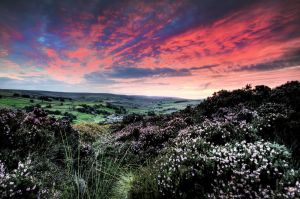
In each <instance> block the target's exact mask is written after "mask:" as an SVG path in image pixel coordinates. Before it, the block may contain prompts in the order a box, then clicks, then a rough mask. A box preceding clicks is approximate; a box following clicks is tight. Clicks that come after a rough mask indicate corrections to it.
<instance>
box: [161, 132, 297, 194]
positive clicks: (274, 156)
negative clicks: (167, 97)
mask: <svg viewBox="0 0 300 199" xmlns="http://www.w3.org/2000/svg"><path fill="white" fill-rule="evenodd" d="M162 160H163V161H162V162H161V163H160V168H159V170H160V171H161V172H160V174H159V175H158V176H157V178H158V185H159V191H160V193H161V194H162V195H163V196H164V197H167V198H195V197H196V198H199V197H203V198H205V197H209V198H284V197H287V198H289V197H297V196H298V197H299V194H300V189H299V188H300V186H299V182H298V180H299V174H300V173H299V171H298V170H294V169H292V159H291V154H290V153H289V151H288V150H287V149H286V148H285V147H284V146H282V145H278V144H273V143H270V142H265V141H257V142H254V143H246V142H245V141H243V142H241V143H233V144H226V145H224V146H214V145H212V144H211V143H209V142H206V141H204V140H203V139H201V138H195V139H194V140H191V141H190V142H188V143H187V142H185V141H183V142H182V143H177V146H176V147H175V148H174V149H173V150H172V151H171V153H170V154H169V155H167V156H166V157H165V158H163V159H162Z"/></svg>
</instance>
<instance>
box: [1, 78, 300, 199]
mask: <svg viewBox="0 0 300 199" xmlns="http://www.w3.org/2000/svg"><path fill="white" fill-rule="evenodd" d="M15 93H16V91H7V90H6V91H1V96H2V97H1V99H0V103H1V106H2V107H3V108H1V109H0V198H4V199H8V198H18V199H21V198H78V199H79V198H87V199H94V198H101V199H102V198H104V199H106V198H107V199H124V198H128V199H161V198H175V199H177V198H178V199H181V198H183V199H198V198H199V199H200V198H245V199H246V198H278V199H279V198H299V197H300V170H299V164H300V136H299V135H300V134H299V132H300V112H299V110H300V106H299V101H300V83H299V82H297V81H293V82H288V83H286V84H284V85H281V86H278V87H276V88H273V89H271V88H269V87H267V86H256V87H253V88H252V87H251V86H249V85H247V86H246V87H244V88H241V89H236V90H233V91H226V90H221V91H219V92H216V93H214V94H213V95H212V96H210V97H208V98H207V99H205V100H203V101H201V102H199V103H198V104H197V105H192V106H191V105H190V106H186V105H187V104H186V103H188V102H189V103H190V101H186V100H178V99H170V98H163V99H161V98H158V99H157V98H155V99H151V100H150V99H149V98H145V97H136V96H135V97H134V100H135V101H140V102H139V103H136V104H135V105H132V101H134V100H133V99H128V97H122V96H121V97H120V96H114V97H115V98H114V99H111V98H110V99H108V97H107V96H106V97H105V98H106V99H104V98H103V96H102V98H98V99H95V97H94V96H93V97H91V96H89V97H87V96H86V97H85V100H83V98H82V96H80V97H78V96H77V97H74V96H72V97H70V96H69V97H70V98H72V100H69V99H67V98H69V97H66V96H65V95H63V96H60V97H64V98H65V99H64V102H62V101H63V100H62V99H58V98H57V99H55V100H54V99H53V97H57V96H52V97H51V98H52V101H45V98H44V99H39V97H41V96H48V97H50V95H49V93H47V95H45V94H41V93H40V92H39V95H37V94H36V95H34V99H33V100H34V102H30V100H32V99H30V97H29V98H28V96H23V97H22V95H25V94H22V93H18V94H19V95H20V96H17V95H14V94H15ZM13 95H14V96H13ZM27 95H28V93H27ZM30 95H33V93H30ZM31 98H32V97H31ZM116 98H117V99H116ZM120 98H123V99H124V100H123V101H121V100H120ZM136 98H138V100H137V99H136ZM142 99H144V100H142ZM147 100H148V101H147ZM112 101H114V103H112ZM135 101H134V103H135ZM61 102H62V103H63V105H60V103H61ZM121 102H122V103H121ZM130 102H131V103H130ZM154 102H155V103H154ZM30 103H32V105H35V104H40V105H41V106H32V107H28V104H30ZM49 103H50V104H51V108H49V106H48V108H47V107H46V106H47V105H48V104H49ZM83 103H84V104H86V105H87V106H83V105H82V104H83ZM192 103H195V101H193V102H192ZM184 104H186V105H184ZM95 105H97V106H95ZM112 105H113V106H112ZM121 105H122V107H124V109H125V110H126V113H125V111H124V109H123V108H120V106H121ZM73 106H75V109H76V108H85V110H81V109H79V110H80V111H86V112H93V111H94V112H95V111H97V110H98V111H100V110H101V111H102V110H103V111H104V110H105V111H107V112H108V114H116V112H122V111H123V112H122V113H120V114H119V115H121V114H122V115H123V117H122V120H120V121H115V122H111V123H105V122H99V121H100V120H98V119H91V117H92V116H93V117H94V116H95V115H97V114H98V113H97V114H87V115H88V116H87V118H86V119H84V116H80V117H79V116H78V115H77V116H78V118H80V119H78V118H77V119H74V120H72V118H70V117H67V115H64V116H63V117H60V116H58V115H53V114H49V113H50V112H49V110H51V111H55V110H60V111H61V112H64V111H65V112H70V113H72V114H74V115H75V114H81V113H76V111H74V112H71V111H70V108H69V107H73ZM133 106H136V107H133ZM184 106H186V107H185V108H183V107H184ZM91 107H93V108H91ZM116 107H118V109H117V108H116ZM129 107H130V108H129ZM141 107H142V108H141ZM182 108H183V109H182ZM173 109H180V110H177V111H174V112H173ZM76 110H77V112H78V109H76ZM171 110H172V111H171ZM160 111H161V112H160ZM168 111H171V112H170V113H169V112H168ZM106 114H107V113H106ZM83 115H84V114H83ZM100 115H101V114H100ZM82 118H83V119H82ZM88 118H89V119H88ZM82 121H84V122H82ZM87 121H89V122H87ZM53 174H55V175H53Z"/></svg>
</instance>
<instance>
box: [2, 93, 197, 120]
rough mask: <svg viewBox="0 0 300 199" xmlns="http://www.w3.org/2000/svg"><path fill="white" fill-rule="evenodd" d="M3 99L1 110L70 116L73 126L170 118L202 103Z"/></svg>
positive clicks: (60, 96) (52, 96)
mask: <svg viewBox="0 0 300 199" xmlns="http://www.w3.org/2000/svg"><path fill="white" fill-rule="evenodd" d="M0 96H2V97H1V98H0V108H12V109H26V108H27V109H30V108H32V107H36V106H39V107H40V108H43V109H44V110H46V111H48V113H49V115H50V116H54V117H56V118H63V117H65V116H66V117H68V116H71V117H73V119H72V122H73V123H82V122H87V123H91V122H92V123H111V122H114V121H115V120H116V121H120V119H122V117H123V116H124V115H127V114H130V113H137V114H153V113H155V114H168V113H172V112H175V111H178V110H182V109H184V108H185V107H187V106H195V105H196V104H198V103H199V102H200V100H186V99H178V98H155V97H144V96H126V95H113V94H88V93H82V94H78V93H59V92H45V91H24V90H23V91H22V90H1V89H0ZM43 98H45V99H43ZM88 109H90V110H88Z"/></svg>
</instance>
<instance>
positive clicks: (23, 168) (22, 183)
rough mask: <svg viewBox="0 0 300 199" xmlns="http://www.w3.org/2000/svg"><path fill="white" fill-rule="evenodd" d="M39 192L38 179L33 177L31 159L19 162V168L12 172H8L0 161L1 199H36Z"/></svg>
mask: <svg viewBox="0 0 300 199" xmlns="http://www.w3.org/2000/svg"><path fill="white" fill-rule="evenodd" d="M37 192H38V191H37V179H36V178H35V177H34V176H33V175H32V164H31V160H30V159H29V158H28V159H27V160H26V161H25V162H19V163H18V167H17V168H16V169H14V170H12V171H8V170H7V168H6V167H5V165H4V163H3V162H1V161H0V197H1V198H35V196H36V194H37Z"/></svg>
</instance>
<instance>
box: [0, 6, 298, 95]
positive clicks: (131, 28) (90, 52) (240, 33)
mask: <svg viewBox="0 0 300 199" xmlns="http://www.w3.org/2000/svg"><path fill="white" fill-rule="evenodd" d="M299 10H300V2H298V1H293V0H287V1H272V0H267V1H263V2H262V1H256V0H254V1H250V0H245V1H239V0H233V1H230V2H226V1H224V2H220V1H218V0H204V1H197V0H183V1H179V0H175V1H173V0H172V1H171V0H163V1H161V0H160V1H159V0H154V1H139V0H129V1H119V0H109V1H108V0H101V1H100V0H91V1H83V0H72V1H71V0H61V1H54V0H47V1H38V0H28V1H11V0H2V1H1V2H0V76H1V77H2V78H5V77H6V78H13V79H16V81H18V82H22V81H23V82H24V83H25V82H26V83H27V84H30V85H34V84H35V81H37V80H39V81H40V82H41V81H42V79H44V80H45V82H44V84H43V85H44V86H43V88H45V89H47V90H51V89H55V90H65V91H66V89H70V85H76V86H77V88H78V89H79V88H80V89H82V91H85V90H89V89H90V90H93V91H97V92H102V91H104V90H105V91H106V92H120V93H126V92H128V93H130V94H148V93H152V94H153V95H158V94H160V92H161V91H160V90H165V91H168V92H173V94H172V93H168V92H166V94H167V95H176V96H178V95H181V97H193V98H195V96H199V97H200V96H203V95H208V94H209V93H211V92H213V90H214V89H220V88H225V89H226V88H232V87H240V86H241V84H242V83H244V81H245V80H247V81H248V82H247V83H255V82H259V83H260V82H261V81H258V80H259V79H263V78H262V77H261V75H264V76H265V77H266V78H264V80H265V82H262V83H264V84H267V85H273V84H274V82H278V81H277V80H276V81H275V80H274V79H276V78H277V79H281V80H299V77H300V76H299V73H298V72H297V71H299V70H298V69H297V67H298V66H299V61H300V60H299V51H300V31H299V30H300V23H299V21H300V14H299ZM295 68H296V69H295ZM282 71H284V72H282ZM295 71H296V72H295ZM246 74H248V75H246ZM283 75H285V76H284V77H283ZM234 76H235V77H244V79H242V78H236V80H235V81H232V78H233V77H234ZM246 76H247V78H245V77H246ZM28 77H33V78H31V79H30V78H28ZM137 80H139V82H137ZM30 81H31V83H30ZM47 81H48V82H50V81H55V83H54V82H53V85H51V84H48V83H47ZM2 82H4V79H3V81H2ZM12 85H15V86H18V85H19V87H20V88H24V85H25V84H12ZM59 85H61V86H59ZM78 85H81V86H80V87H78ZM199 85H200V86H199ZM37 86H38V85H37ZM143 86H144V88H146V89H139V87H143ZM158 86H159V88H158ZM91 88H93V89H91ZM132 88H133V91H131V89H132ZM134 88H135V89H134ZM185 89H186V90H187V91H186V92H184V90H185ZM197 89H198V90H199V91H197ZM178 90H181V91H182V92H178ZM132 92H136V93H132ZM162 93H163V92H162ZM203 93H204V94H203Z"/></svg>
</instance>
